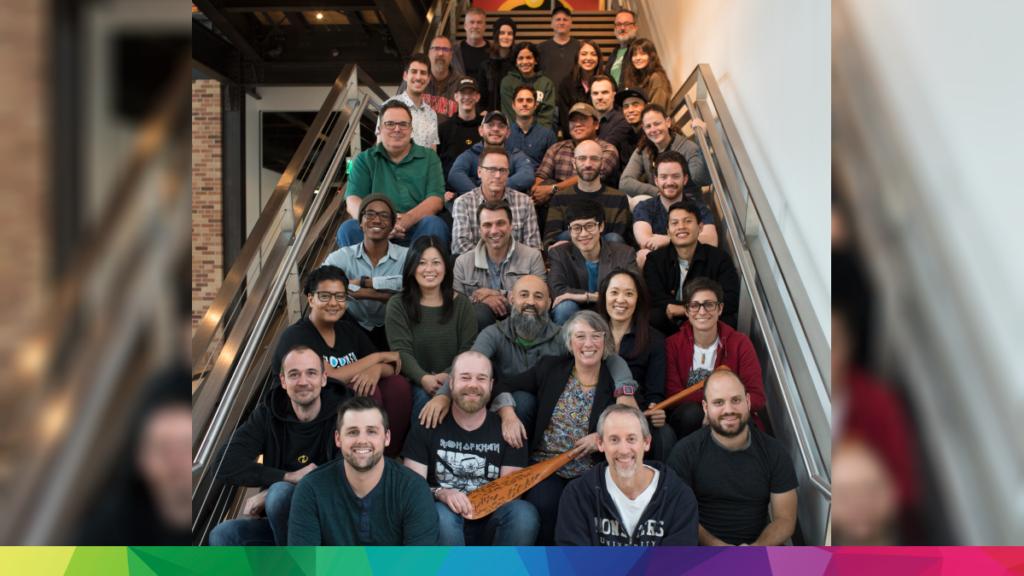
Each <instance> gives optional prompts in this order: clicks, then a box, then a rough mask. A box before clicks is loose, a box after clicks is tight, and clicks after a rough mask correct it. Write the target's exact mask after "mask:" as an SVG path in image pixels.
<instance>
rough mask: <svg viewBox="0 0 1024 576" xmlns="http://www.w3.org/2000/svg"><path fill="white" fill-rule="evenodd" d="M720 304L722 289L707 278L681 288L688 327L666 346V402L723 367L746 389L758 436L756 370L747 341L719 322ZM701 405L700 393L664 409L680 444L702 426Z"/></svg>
mask: <svg viewBox="0 0 1024 576" xmlns="http://www.w3.org/2000/svg"><path fill="white" fill-rule="evenodd" d="M723 298H724V295H723V292H722V286H721V284H719V283H718V282H715V281H714V280H712V279H710V278H704V277H700V278H694V279H693V280H691V281H689V282H688V283H687V284H686V286H684V287H683V300H682V301H683V302H685V304H684V306H685V308H686V316H687V319H688V320H689V321H688V322H686V323H684V324H683V325H682V327H681V328H680V329H679V332H676V333H675V334H673V335H672V336H669V338H668V339H667V340H666V341H665V346H666V348H667V357H666V360H667V361H666V368H665V396H666V397H668V396H672V395H673V394H675V393H677V392H681V391H683V390H685V389H687V388H689V387H690V386H693V385H695V384H699V383H700V382H701V381H703V380H704V379H705V378H707V377H708V376H709V375H710V374H711V372H712V371H713V370H714V369H715V368H718V367H719V366H726V367H728V368H729V369H730V370H732V371H733V372H735V373H736V374H738V375H739V377H740V379H741V380H743V383H744V384H745V385H746V387H747V396H749V398H750V414H751V418H753V420H754V424H756V425H757V427H758V428H760V429H761V431H762V432H763V431H764V425H763V424H762V423H761V419H760V418H759V417H758V415H757V412H758V411H760V410H763V409H764V404H765V398H764V388H763V387H762V385H761V364H760V363H759V362H758V360H757V353H756V352H754V345H753V344H751V342H750V338H747V336H746V334H743V333H742V332H737V331H736V330H733V329H732V328H730V327H729V325H727V324H726V323H724V322H722V321H721V320H719V319H718V318H719V316H721V315H722V300H723ZM703 399H704V391H703V390H699V391H697V392H694V393H693V394H690V395H689V396H687V397H686V398H684V399H683V401H682V402H681V403H680V404H679V405H677V406H675V407H674V408H672V407H670V408H669V409H668V424H669V426H671V427H672V429H673V430H675V433H676V436H677V437H678V438H679V439H680V440H682V439H683V438H684V437H686V436H687V435H689V434H690V433H692V432H696V431H697V430H700V428H701V427H702V426H704V425H705V424H707V419H706V418H705V416H704V408H703V406H702V404H701V401H702V400H703Z"/></svg>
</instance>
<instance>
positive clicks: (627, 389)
mask: <svg viewBox="0 0 1024 576" xmlns="http://www.w3.org/2000/svg"><path fill="white" fill-rule="evenodd" d="M635 392H636V390H634V389H633V387H632V386H630V385H628V384H627V385H625V386H623V387H622V388H617V389H616V390H615V397H616V398H618V397H620V396H632V395H633V394H634V393H635Z"/></svg>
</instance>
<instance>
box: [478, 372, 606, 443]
mask: <svg viewBox="0 0 1024 576" xmlns="http://www.w3.org/2000/svg"><path fill="white" fill-rule="evenodd" d="M575 365H576V359H575V358H573V357H572V356H545V357H543V358H541V359H540V360H538V361H537V364H536V365H534V367H533V368H530V369H529V370H527V371H526V372H523V373H522V374H516V375H515V376H509V377H508V378H506V379H505V380H503V381H498V382H496V383H495V384H494V392H493V393H492V395H491V396H492V397H493V398H497V397H498V395H499V394H501V393H502V392H508V393H512V392H517V391H519V390H523V391H525V392H529V393H530V394H533V395H534V396H536V397H537V423H536V425H535V426H534V429H533V430H532V431H529V432H528V435H529V438H530V451H529V453H530V454H533V453H534V451H536V450H537V445H538V444H539V443H540V440H541V437H543V436H544V430H546V429H547V427H548V424H550V423H551V416H552V414H554V412H555V406H556V405H557V404H558V399H559V398H560V397H561V396H562V392H564V391H565V386H566V385H567V384H568V383H569V376H570V375H571V374H572V369H573V367H575ZM614 403H615V384H614V383H613V382H612V378H611V374H610V373H609V372H608V365H607V363H605V362H603V361H602V362H601V375H600V377H599V378H598V380H597V387H596V388H595V389H594V404H593V408H591V410H590V428H589V430H588V431H587V434H593V433H594V432H596V431H597V419H598V418H600V417H601V413H602V412H604V409H605V408H607V407H608V406H609V405H611V404H614ZM597 456H598V457H600V456H601V453H600V452H598V453H597ZM592 457H593V456H592Z"/></svg>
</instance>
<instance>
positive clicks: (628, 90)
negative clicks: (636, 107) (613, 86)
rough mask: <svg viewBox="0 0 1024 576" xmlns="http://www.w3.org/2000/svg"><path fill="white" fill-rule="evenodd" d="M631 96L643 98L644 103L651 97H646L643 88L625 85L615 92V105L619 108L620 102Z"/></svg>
mask: <svg viewBox="0 0 1024 576" xmlns="http://www.w3.org/2000/svg"><path fill="white" fill-rule="evenodd" d="M633 97H636V98H639V99H641V100H643V101H644V103H645V104H646V103H648V102H650V101H651V99H650V98H648V97H647V92H644V89H643V88H640V87H636V86H627V87H625V88H623V89H622V90H619V91H618V92H616V93H615V105H616V106H618V107H619V108H621V107H622V103H623V102H625V101H626V98H633Z"/></svg>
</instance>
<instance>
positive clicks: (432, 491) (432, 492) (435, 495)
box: [430, 486, 444, 499]
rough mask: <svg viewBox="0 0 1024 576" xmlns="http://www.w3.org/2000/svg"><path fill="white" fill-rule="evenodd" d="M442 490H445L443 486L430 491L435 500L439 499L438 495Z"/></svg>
mask: <svg viewBox="0 0 1024 576" xmlns="http://www.w3.org/2000/svg"><path fill="white" fill-rule="evenodd" d="M441 490H444V487H443V486H438V487H436V488H431V489H430V493H431V494H433V495H434V498H435V499H436V498H437V493H438V492H440V491H441Z"/></svg>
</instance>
